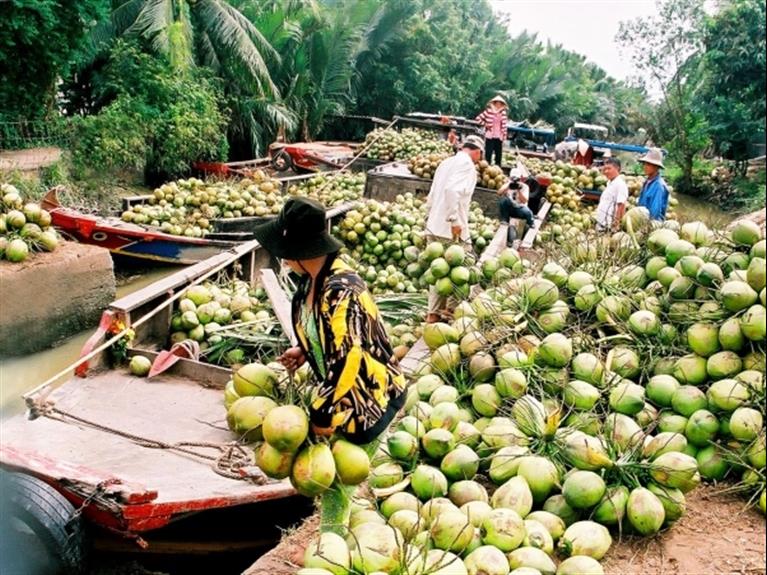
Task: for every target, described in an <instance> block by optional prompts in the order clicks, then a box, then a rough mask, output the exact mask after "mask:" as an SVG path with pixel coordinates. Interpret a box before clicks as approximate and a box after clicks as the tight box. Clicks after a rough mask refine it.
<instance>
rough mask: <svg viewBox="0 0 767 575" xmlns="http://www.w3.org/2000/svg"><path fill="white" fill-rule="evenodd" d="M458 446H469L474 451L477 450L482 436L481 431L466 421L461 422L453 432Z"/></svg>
mask: <svg viewBox="0 0 767 575" xmlns="http://www.w3.org/2000/svg"><path fill="white" fill-rule="evenodd" d="M453 437H454V438H455V443H456V445H467V446H469V447H471V448H472V449H476V448H477V446H478V445H479V442H480V440H481V439H482V436H481V434H480V432H479V430H478V429H477V428H476V427H475V426H474V425H472V424H471V423H468V422H466V421H459V422H458V425H456V427H455V431H454V432H453Z"/></svg>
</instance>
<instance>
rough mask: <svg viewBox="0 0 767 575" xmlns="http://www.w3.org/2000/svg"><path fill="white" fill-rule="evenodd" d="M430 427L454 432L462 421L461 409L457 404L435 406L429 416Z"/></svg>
mask: <svg viewBox="0 0 767 575" xmlns="http://www.w3.org/2000/svg"><path fill="white" fill-rule="evenodd" d="M428 420H429V427H431V429H432V430H434V429H447V430H448V431H451V432H452V431H454V430H455V428H456V426H457V425H458V422H459V421H461V413H460V408H459V407H458V405H456V404H455V403H440V404H439V405H436V406H434V408H433V409H432V410H431V412H430V413H429V416H428Z"/></svg>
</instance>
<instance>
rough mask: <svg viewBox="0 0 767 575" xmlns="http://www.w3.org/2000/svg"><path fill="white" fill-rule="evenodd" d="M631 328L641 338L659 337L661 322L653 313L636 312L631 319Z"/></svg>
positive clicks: (645, 311)
mask: <svg viewBox="0 0 767 575" xmlns="http://www.w3.org/2000/svg"><path fill="white" fill-rule="evenodd" d="M629 328H630V329H631V331H632V332H634V333H635V334H636V335H639V336H650V335H657V334H658V333H659V332H660V320H659V319H658V316H656V315H655V314H654V313H653V312H651V311H647V310H639V311H635V312H634V313H632V314H631V316H630V317H629Z"/></svg>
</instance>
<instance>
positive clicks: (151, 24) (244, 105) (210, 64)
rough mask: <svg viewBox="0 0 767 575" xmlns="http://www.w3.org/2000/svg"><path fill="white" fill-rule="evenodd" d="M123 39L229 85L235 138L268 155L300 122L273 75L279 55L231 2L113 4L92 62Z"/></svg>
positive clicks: (130, 0)
mask: <svg viewBox="0 0 767 575" xmlns="http://www.w3.org/2000/svg"><path fill="white" fill-rule="evenodd" d="M120 37H126V38H135V39H139V40H141V41H142V44H143V45H145V46H148V47H150V48H151V49H152V50H153V51H154V52H156V53H157V54H158V55H161V56H163V57H165V58H167V59H168V61H169V62H170V63H171V64H172V65H173V66H174V67H175V68H176V69H177V70H179V71H180V72H182V71H183V70H185V69H189V68H191V67H194V66H199V67H205V68H208V69H210V70H212V72H213V73H214V74H215V75H217V76H218V77H220V78H221V79H222V80H223V86H224V92H225V94H226V96H227V98H228V101H229V107H230V109H231V113H232V122H231V125H230V137H231V138H233V139H235V140H236V139H240V140H245V141H247V142H248V143H249V146H250V147H251V148H252V151H253V152H255V153H259V152H261V151H262V150H263V148H264V146H265V144H266V142H267V141H268V140H269V138H270V137H271V135H272V134H273V133H274V132H276V131H277V130H278V129H279V128H287V129H292V127H293V126H294V125H295V118H294V116H293V115H292V114H291V113H290V111H289V110H288V109H287V108H286V107H285V106H284V105H283V104H282V102H281V98H280V92H279V89H278V88H277V85H276V84H275V82H274V80H273V79H272V73H271V69H273V68H276V67H278V66H279V65H280V62H281V59H280V55H279V54H278V52H277V51H276V50H275V49H274V48H273V47H272V46H271V45H270V44H269V42H268V41H267V40H266V38H264V36H263V34H262V33H261V32H260V31H259V29H258V28H257V27H256V26H255V25H254V24H253V22H251V21H250V20H248V18H246V17H245V16H244V15H243V13H242V12H240V11H239V10H238V9H237V8H236V7H235V6H233V5H232V4H231V3H230V2H227V1H225V0H112V10H111V13H110V16H109V18H108V19H106V20H104V21H102V22H100V23H99V24H98V25H97V26H96V27H95V28H94V29H93V30H92V32H91V35H90V56H91V58H90V62H93V61H95V60H96V58H97V57H98V55H99V54H101V53H103V52H104V51H105V50H106V49H108V48H109V47H110V46H111V45H112V42H113V41H114V40H115V39H117V38H120Z"/></svg>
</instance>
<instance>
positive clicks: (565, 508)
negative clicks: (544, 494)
mask: <svg viewBox="0 0 767 575" xmlns="http://www.w3.org/2000/svg"><path fill="white" fill-rule="evenodd" d="M543 511H544V512H546V513H551V514H552V515H554V516H556V517H558V518H559V519H560V520H561V521H562V523H563V524H564V525H565V526H569V525H572V524H573V523H575V522H576V521H578V519H579V518H580V513H579V512H578V511H577V510H575V509H573V508H572V507H570V506H569V505H568V504H567V501H565V498H564V496H563V495H561V494H557V495H552V496H551V497H549V498H548V499H547V500H546V501H544V503H543ZM530 515H533V514H532V513H531V514H530ZM563 534H564V532H563ZM560 537H561V536H560Z"/></svg>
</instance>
